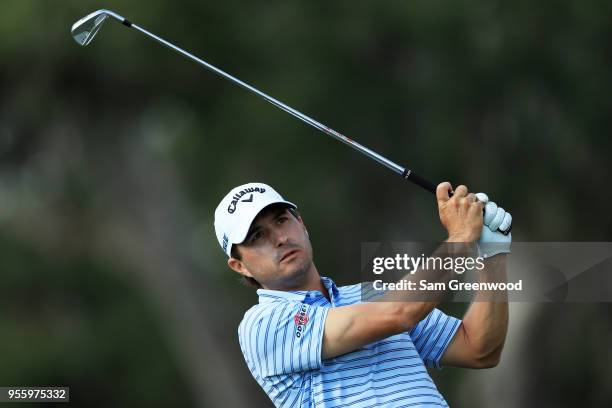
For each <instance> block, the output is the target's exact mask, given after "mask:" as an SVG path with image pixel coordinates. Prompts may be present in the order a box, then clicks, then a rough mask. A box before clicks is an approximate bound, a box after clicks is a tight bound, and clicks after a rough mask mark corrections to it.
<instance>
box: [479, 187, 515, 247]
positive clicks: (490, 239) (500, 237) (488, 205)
mask: <svg viewBox="0 0 612 408" xmlns="http://www.w3.org/2000/svg"><path fill="white" fill-rule="evenodd" d="M476 198H477V199H478V201H481V202H483V203H485V210H484V222H483V226H482V232H481V234H480V239H479V240H478V242H477V243H476V245H477V246H478V255H479V256H481V257H482V258H490V257H492V256H495V255H497V254H507V253H510V243H511V242H512V233H508V235H504V234H502V233H501V232H499V231H498V229H501V230H503V231H505V230H507V229H508V228H510V226H511V225H512V215H510V213H509V212H507V211H506V210H504V209H503V208H501V207H498V206H497V204H495V203H494V202H493V201H489V197H487V195H486V194H485V193H477V194H476Z"/></svg>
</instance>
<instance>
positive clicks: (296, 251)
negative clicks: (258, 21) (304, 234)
mask: <svg viewBox="0 0 612 408" xmlns="http://www.w3.org/2000/svg"><path fill="white" fill-rule="evenodd" d="M298 252H299V249H291V250H289V251H287V252H285V254H284V255H283V256H282V257H281V259H280V260H279V261H278V263H281V262H283V261H286V260H288V259H290V258H291V257H293V255H295V254H297V253H298Z"/></svg>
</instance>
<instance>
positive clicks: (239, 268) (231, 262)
mask: <svg viewBox="0 0 612 408" xmlns="http://www.w3.org/2000/svg"><path fill="white" fill-rule="evenodd" d="M227 266H229V267H230V268H231V269H233V270H235V271H236V272H238V273H239V274H241V275H242V276H246V277H247V278H252V277H253V275H252V274H251V272H249V270H248V268H247V267H246V265H245V264H244V262H242V261H241V260H239V259H236V258H232V257H230V258H229V259H228V260H227Z"/></svg>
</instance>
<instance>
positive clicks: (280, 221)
mask: <svg viewBox="0 0 612 408" xmlns="http://www.w3.org/2000/svg"><path fill="white" fill-rule="evenodd" d="M285 221H287V217H286V216H285V215H283V216H282V217H279V218H278V223H279V224H282V223H284V222H285Z"/></svg>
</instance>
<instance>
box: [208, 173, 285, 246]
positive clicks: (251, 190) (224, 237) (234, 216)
mask: <svg viewBox="0 0 612 408" xmlns="http://www.w3.org/2000/svg"><path fill="white" fill-rule="evenodd" d="M276 203H283V204H287V205H288V206H290V207H293V208H297V207H296V205H295V204H293V203H290V202H289V201H285V199H284V198H283V197H282V196H281V195H280V194H278V193H277V192H276V191H275V190H274V189H273V188H272V187H270V186H268V185H267V184H263V183H248V184H243V185H241V186H238V187H235V188H233V189H232V191H230V192H229V193H227V195H226V196H225V197H223V200H221V202H220V203H219V205H218V206H217V209H216V210H215V233H216V235H217V240H218V241H219V245H221V248H223V252H225V253H226V254H227V255H228V256H230V254H231V252H232V245H234V244H239V243H241V242H242V241H244V239H245V238H246V235H247V233H248V232H249V228H250V227H251V223H252V222H253V220H254V219H255V217H257V214H259V212H260V211H261V210H263V209H264V208H265V207H267V206H269V205H271V204H276Z"/></svg>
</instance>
